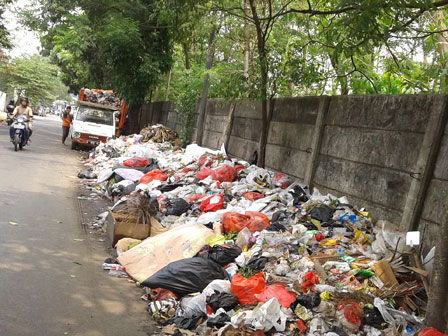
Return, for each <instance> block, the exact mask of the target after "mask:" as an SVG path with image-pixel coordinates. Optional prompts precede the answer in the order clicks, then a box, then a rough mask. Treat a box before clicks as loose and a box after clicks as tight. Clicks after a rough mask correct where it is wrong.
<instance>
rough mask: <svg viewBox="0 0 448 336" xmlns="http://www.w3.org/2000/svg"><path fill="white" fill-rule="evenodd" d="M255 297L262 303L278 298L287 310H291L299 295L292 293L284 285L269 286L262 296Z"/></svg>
mask: <svg viewBox="0 0 448 336" xmlns="http://www.w3.org/2000/svg"><path fill="white" fill-rule="evenodd" d="M255 297H256V298H257V299H258V301H260V302H266V301H269V300H270V299H272V298H277V300H278V302H279V303H280V304H281V305H282V306H283V307H285V308H289V306H290V305H291V303H293V302H294V301H295V300H296V297H297V295H296V294H295V293H293V292H290V291H289V290H287V289H286V288H285V286H284V285H281V284H275V285H272V286H268V287H266V288H265V289H264V291H263V292H261V293H260V294H256V295H255Z"/></svg>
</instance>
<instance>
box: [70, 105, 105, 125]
mask: <svg viewBox="0 0 448 336" xmlns="http://www.w3.org/2000/svg"><path fill="white" fill-rule="evenodd" d="M76 120H79V121H84V122H91V123H95V124H101V125H109V126H113V125H114V113H113V112H112V111H103V110H98V109H92V108H86V107H80V108H79V110H78V112H77V113H76Z"/></svg>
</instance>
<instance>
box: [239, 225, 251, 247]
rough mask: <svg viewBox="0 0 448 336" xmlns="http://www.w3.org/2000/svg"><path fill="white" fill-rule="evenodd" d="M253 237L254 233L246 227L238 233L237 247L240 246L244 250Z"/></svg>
mask: <svg viewBox="0 0 448 336" xmlns="http://www.w3.org/2000/svg"><path fill="white" fill-rule="evenodd" d="M251 236H252V233H251V232H250V230H249V229H248V228H247V227H245V228H244V229H242V230H241V231H240V232H239V233H238V236H237V237H236V240H235V245H236V246H239V247H240V248H244V246H248V245H249V239H250V237H251Z"/></svg>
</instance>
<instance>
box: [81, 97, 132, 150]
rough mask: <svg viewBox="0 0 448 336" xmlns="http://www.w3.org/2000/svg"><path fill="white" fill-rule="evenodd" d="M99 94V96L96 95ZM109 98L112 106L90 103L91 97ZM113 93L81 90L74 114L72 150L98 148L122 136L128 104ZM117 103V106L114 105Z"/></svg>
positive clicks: (95, 102)
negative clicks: (99, 145)
mask: <svg viewBox="0 0 448 336" xmlns="http://www.w3.org/2000/svg"><path fill="white" fill-rule="evenodd" d="M95 94H97V95H95ZM103 94H104V96H105V95H106V94H107V97H112V98H110V99H111V100H112V104H110V102H109V104H105V103H104V100H103V103H99V102H97V101H96V100H94V102H92V101H89V97H88V95H89V96H90V97H92V96H93V97H94V98H97V97H98V96H99V97H104V96H103ZM112 95H113V92H112V91H104V90H90V89H81V91H80V94H79V100H78V101H77V104H76V109H75V111H74V113H73V129H72V149H75V148H76V147H77V146H78V145H81V146H84V147H96V146H97V145H98V144H99V143H100V142H106V140H107V138H111V137H114V136H118V135H120V132H121V129H122V127H123V124H124V120H125V115H126V102H125V101H122V102H120V101H119V100H118V99H115V98H114V97H113V96H112ZM114 103H115V104H114Z"/></svg>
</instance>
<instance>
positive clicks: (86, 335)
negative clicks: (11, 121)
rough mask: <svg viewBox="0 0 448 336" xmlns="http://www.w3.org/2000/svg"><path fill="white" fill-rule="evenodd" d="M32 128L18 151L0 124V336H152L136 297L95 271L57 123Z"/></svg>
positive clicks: (73, 157)
mask: <svg viewBox="0 0 448 336" xmlns="http://www.w3.org/2000/svg"><path fill="white" fill-rule="evenodd" d="M33 125H34V134H33V136H32V140H33V142H32V144H31V145H30V146H27V147H25V149H24V150H23V151H18V152H14V148H13V146H12V144H11V143H10V142H9V136H8V127H7V126H6V125H0V158H1V159H0V305H1V306H0V335H1V336H5V335H6V336H16V335H34V336H40V335H43V336H44V335H45V336H47V335H48V336H52V335H83V336H90V335H92V336H97V335H137V336H139V335H151V334H153V333H152V332H151V328H150V327H149V318H148V314H147V313H146V312H145V310H144V309H145V305H144V303H143V302H142V301H140V300H139V296H140V295H141V293H142V290H141V289H138V288H136V287H135V285H134V284H131V283H129V282H127V281H126V280H125V279H118V278H113V277H110V276H108V275H107V273H105V272H103V271H102V269H101V263H102V261H103V260H104V259H105V258H106V257H107V256H108V255H107V253H106V248H105V243H100V242H98V239H97V236H96V235H95V234H92V233H91V232H89V231H87V232H86V231H84V230H83V229H82V227H81V218H82V214H81V213H80V204H79V201H78V199H77V192H78V188H79V181H78V179H77V178H76V174H77V172H78V171H79V169H80V160H79V153H78V152H76V151H72V150H70V141H69V140H68V141H67V146H65V147H64V146H62V145H61V122H60V120H59V119H58V118H57V117H54V116H52V117H47V118H36V121H35V122H34V123H33ZM82 211H85V210H82ZM83 214H84V215H85V214H87V212H83ZM10 222H13V223H17V225H11V224H10Z"/></svg>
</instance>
